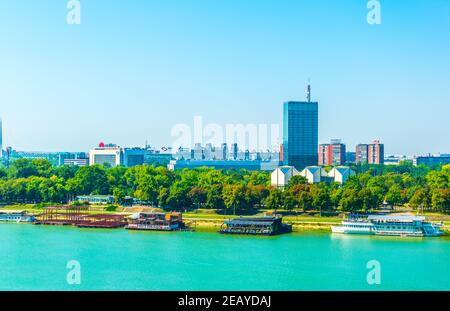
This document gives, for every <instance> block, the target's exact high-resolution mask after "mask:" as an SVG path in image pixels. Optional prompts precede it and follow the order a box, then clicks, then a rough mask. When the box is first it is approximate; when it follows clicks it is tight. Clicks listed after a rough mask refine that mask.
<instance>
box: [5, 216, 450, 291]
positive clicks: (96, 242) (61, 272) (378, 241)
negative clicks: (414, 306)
mask: <svg viewBox="0 0 450 311" xmlns="http://www.w3.org/2000/svg"><path fill="white" fill-rule="evenodd" d="M71 260H76V261H78V262H79V264H80V274H79V275H80V280H81V284H79V285H77V284H75V285H69V284H68V282H67V280H66V276H67V274H68V273H69V272H70V269H68V268H67V263H68V262H69V261H71ZM372 260H376V261H378V262H379V263H380V273H379V275H380V281H381V284H379V285H369V284H368V282H367V274H368V273H369V272H370V271H371V270H370V269H368V268H367V263H368V262H369V261H372ZM0 290H450V239H448V238H393V237H374V236H348V235H332V234H327V233H294V234H289V235H283V236H277V237H254V236H252V237H249V236H225V235H220V234H218V233H214V232H211V233H206V232H174V233H162V232H134V231H133V232H132V231H127V230H124V229H117V230H101V229H98V230H97V229H92V230H91V229H78V228H73V227H52V226H34V225H28V224H0Z"/></svg>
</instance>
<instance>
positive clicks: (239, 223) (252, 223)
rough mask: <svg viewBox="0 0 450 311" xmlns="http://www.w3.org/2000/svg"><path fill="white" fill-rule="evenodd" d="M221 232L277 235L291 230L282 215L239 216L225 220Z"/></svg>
mask: <svg viewBox="0 0 450 311" xmlns="http://www.w3.org/2000/svg"><path fill="white" fill-rule="evenodd" d="M219 232H220V233H222V234H247V235H278V234H283V233H289V232H292V226H291V225H289V224H285V223H283V218H282V217H274V216H264V217H245V218H244V217H240V218H235V219H231V220H226V221H224V223H223V224H222V227H221V229H220V231H219Z"/></svg>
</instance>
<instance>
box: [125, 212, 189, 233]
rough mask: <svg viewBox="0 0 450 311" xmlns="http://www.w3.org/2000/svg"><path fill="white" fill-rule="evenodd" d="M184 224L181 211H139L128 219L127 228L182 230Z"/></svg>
mask: <svg viewBox="0 0 450 311" xmlns="http://www.w3.org/2000/svg"><path fill="white" fill-rule="evenodd" d="M184 228H185V225H184V223H183V218H182V215H181V213H156V212H149V213H144V212H142V213H139V214H136V215H133V216H132V217H131V218H130V220H129V221H128V225H127V226H126V229H128V230H153V231H175V230H183V229H184Z"/></svg>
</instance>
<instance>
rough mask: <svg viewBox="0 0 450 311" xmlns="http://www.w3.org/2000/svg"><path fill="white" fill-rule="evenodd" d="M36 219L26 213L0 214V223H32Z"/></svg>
mask: <svg viewBox="0 0 450 311" xmlns="http://www.w3.org/2000/svg"><path fill="white" fill-rule="evenodd" d="M35 220H36V218H35V217H34V216H33V215H30V214H27V213H26V212H0V221H5V222H29V223H31V222H33V221H35Z"/></svg>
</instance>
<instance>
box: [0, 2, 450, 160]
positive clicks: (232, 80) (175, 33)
mask: <svg viewBox="0 0 450 311" xmlns="http://www.w3.org/2000/svg"><path fill="white" fill-rule="evenodd" d="M80 2H81V13H82V17H81V25H68V24H67V23H66V14H67V9H66V4H67V1H65V0H39V1H38V0H35V1H29V0H14V1H13V0H8V1H6V0H0V41H1V43H0V46H1V48H0V116H2V118H3V125H4V129H3V132H4V139H3V140H4V143H5V144H7V145H12V146H13V147H14V148H15V149H18V150H49V151H54V150H87V149H89V148H90V147H92V146H93V145H96V144H97V143H98V142H99V141H105V142H115V143H118V144H120V145H127V146H132V145H143V144H144V142H145V140H146V139H148V141H149V143H150V144H151V145H155V146H163V145H170V144H171V142H172V141H173V137H171V128H172V127H173V126H174V125H175V124H177V123H186V124H188V125H192V123H193V118H194V116H196V115H199V116H202V117H203V122H204V123H219V124H226V123H244V124H247V123H255V124H261V123H267V124H270V123H280V124H281V121H282V103H283V102H284V101H287V100H303V99H304V98H305V85H306V84H307V81H308V79H311V83H312V88H313V99H314V100H317V101H319V105H320V119H319V138H320V142H327V141H329V139H331V138H342V139H343V141H344V142H345V143H347V148H348V149H350V150H353V149H354V145H355V144H356V143H360V142H370V141H372V140H373V139H376V138H377V139H381V140H382V141H383V142H384V143H385V144H386V152H387V153H388V154H393V153H394V154H413V153H426V152H431V153H435V152H442V153H450V139H449V137H450V125H449V116H450V87H449V86H450V57H449V55H450V1H448V0H433V1H425V0H422V1H419V0H416V1H393V0H380V3H381V8H382V11H381V12H382V23H381V25H369V24H368V23H367V22H366V15H367V12H368V9H367V8H366V4H367V1H366V0H340V1H329V0H314V1H312V0H310V1H301V0H226V1H225V0H158V1H156V0H148V1H142V0H127V1H119V0H116V1H113V0H80Z"/></svg>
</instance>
